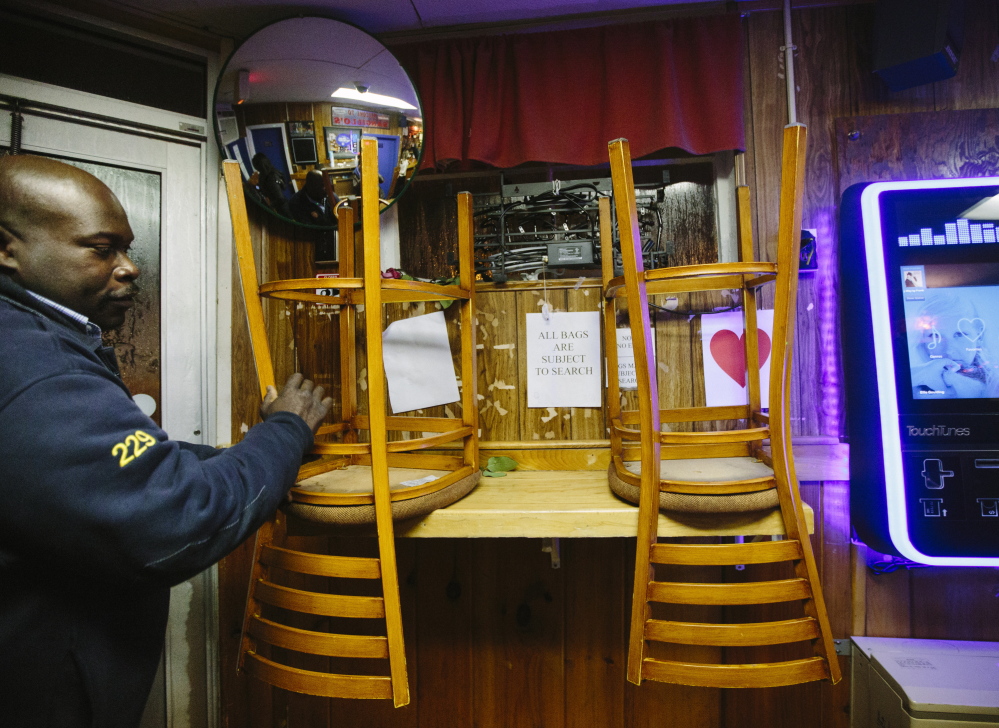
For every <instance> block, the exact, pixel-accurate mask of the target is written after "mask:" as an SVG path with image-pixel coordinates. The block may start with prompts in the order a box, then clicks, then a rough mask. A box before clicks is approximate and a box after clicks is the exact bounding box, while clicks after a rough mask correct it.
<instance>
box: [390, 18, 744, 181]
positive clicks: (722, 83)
mask: <svg viewBox="0 0 999 728" xmlns="http://www.w3.org/2000/svg"><path fill="white" fill-rule="evenodd" d="M742 47H743V41H742V29H741V27H740V20H739V17H738V16H737V15H735V14H727V15H714V16H706V17H699V18H686V19H677V20H669V21H658V22H652V23H641V24H630V25H608V26H601V27H596V28H585V29H581V30H566V31H557V32H546V33H521V34H514V35H501V36H486V37H480V38H464V39H459V40H446V41H434V42H425V43H418V44H409V45H403V46H396V47H393V49H392V50H393V52H394V53H395V54H396V56H397V57H398V58H399V59H400V61H401V62H402V64H403V66H404V67H405V68H406V69H407V71H409V74H410V76H411V77H412V79H413V81H414V83H415V84H416V87H417V88H418V89H419V92H420V95H421V97H422V101H423V113H424V121H425V128H426V134H425V136H424V144H425V145H426V149H425V151H424V156H423V164H422V166H423V167H436V166H438V164H440V163H444V162H449V161H451V160H461V161H468V160H477V161H480V162H486V163H488V164H491V165H494V166H496V167H514V166H516V165H518V164H521V163H523V162H551V163H564V164H581V165H593V164H599V163H602V162H606V161H607V142H608V141H610V140H612V139H616V138H618V137H626V138H627V139H628V140H629V142H630V144H631V153H632V155H633V156H634V157H641V156H643V155H645V154H649V153H651V152H655V151H658V150H660V149H665V148H668V147H679V148H680V149H684V150H686V151H688V152H691V153H694V154H708V153H711V152H717V151H721V150H726V149H742V148H744V144H745V136H744V130H743V123H742V116H743V115H742V102H743V99H742V59H743V51H742Z"/></svg>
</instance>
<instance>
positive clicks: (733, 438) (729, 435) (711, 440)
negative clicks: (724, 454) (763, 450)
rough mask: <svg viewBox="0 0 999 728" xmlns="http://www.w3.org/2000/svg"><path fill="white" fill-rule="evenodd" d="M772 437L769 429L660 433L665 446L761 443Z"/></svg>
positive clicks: (660, 440)
mask: <svg viewBox="0 0 999 728" xmlns="http://www.w3.org/2000/svg"><path fill="white" fill-rule="evenodd" d="M768 437H770V428H769V427H753V428H750V429H743V430H720V431H716V432H660V433H659V442H661V443H663V444H664V445H721V444H725V443H732V442H761V441H763V440H765V439H767V438H768Z"/></svg>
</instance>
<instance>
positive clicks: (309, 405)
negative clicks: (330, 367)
mask: <svg viewBox="0 0 999 728" xmlns="http://www.w3.org/2000/svg"><path fill="white" fill-rule="evenodd" d="M323 394H324V390H323V388H322V387H317V386H315V384H313V383H312V381H310V380H308V379H306V378H305V377H303V376H302V375H301V374H298V373H297V372H296V373H295V374H292V375H291V376H290V377H288V381H287V382H285V385H284V387H282V388H281V393H280V394H278V391H277V390H276V389H275V388H274V387H267V394H266V395H265V396H264V401H263V403H262V404H261V405H260V419H262V420H266V419H267V418H268V417H270V416H271V415H272V414H274V413H275V412H293V413H294V414H296V415H298V416H299V417H301V418H302V419H303V420H305V424H307V425H308V426H309V427H310V428H312V432H313V433H315V431H316V430H317V429H319V423H320V422H322V421H323V418H324V417H325V416H326V413H327V412H329V411H330V407H332V406H333V398H332V397H326V398H325V399H324V398H323Z"/></svg>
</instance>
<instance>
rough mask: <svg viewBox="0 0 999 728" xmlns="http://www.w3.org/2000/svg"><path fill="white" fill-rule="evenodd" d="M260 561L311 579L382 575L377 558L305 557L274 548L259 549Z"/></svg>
mask: <svg viewBox="0 0 999 728" xmlns="http://www.w3.org/2000/svg"><path fill="white" fill-rule="evenodd" d="M260 561H261V562H262V563H264V564H266V565H267V566H274V567H276V568H278V569H286V570H288V571H295V572H298V573H300V574H313V575H315V576H335V577H341V578H347V579H380V578H381V576H382V570H381V566H380V565H379V562H378V559H369V558H360V557H357V556H328V555H325V554H307V553H304V552H301V551H292V550H290V549H284V548H280V547H278V546H264V547H262V548H261V549H260Z"/></svg>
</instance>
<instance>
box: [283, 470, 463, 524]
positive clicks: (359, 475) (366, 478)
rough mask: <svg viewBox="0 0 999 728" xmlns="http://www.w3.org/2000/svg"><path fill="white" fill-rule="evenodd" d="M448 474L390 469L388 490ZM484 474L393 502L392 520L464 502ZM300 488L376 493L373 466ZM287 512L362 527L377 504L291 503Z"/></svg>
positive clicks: (320, 477)
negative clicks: (329, 504)
mask: <svg viewBox="0 0 999 728" xmlns="http://www.w3.org/2000/svg"><path fill="white" fill-rule="evenodd" d="M446 475H448V471H446V470H425V469H420V468H389V490H390V491H391V492H393V493H395V492H399V491H404V490H405V489H406V488H411V487H414V486H417V485H422V484H424V483H427V482H430V481H428V480H427V478H429V479H430V480H431V481H432V480H435V479H437V478H442V477H444V476H446ZM480 477H481V473H480V472H479V471H475V472H473V473H472V474H471V475H467V476H465V477H464V478H461V479H460V480H457V481H455V482H454V483H451V484H450V485H447V486H445V487H443V488H441V489H440V490H436V491H434V492H432V493H427V494H426V495H421V496H417V497H415V498H407V499H405V500H397V501H392V520H394V521H402V520H406V519H408V518H418V517H420V516H425V515H427V514H428V513H432V512H433V511H436V510H437V509H438V508H444V507H445V506H449V505H451V504H452V503H454V502H456V501H459V500H461V499H462V498H464V497H465V496H466V495H468V494H469V493H471V492H472V490H473V489H474V488H475V486H476V485H478V483H479V478H480ZM296 487H297V488H300V489H302V490H307V491H310V492H314V493H331V494H332V493H345V494H346V493H349V494H355V493H356V494H364V493H371V492H373V487H372V480H371V467H370V466H368V465H349V466H347V467H346V468H342V469H340V470H331V471H329V472H327V473H323V474H322V475H316V476H313V477H311V478H306V479H305V480H303V481H301V482H300V483H298V484H297V485H296ZM283 510H284V511H285V513H288V514H289V515H292V516H295V517H297V518H301V519H303V520H306V521H315V522H317V523H325V524H329V525H334V526H363V525H370V524H373V523H374V522H375V507H374V505H350V506H325V505H314V504H311V503H289V504H287V505H285V506H284V507H283Z"/></svg>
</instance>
